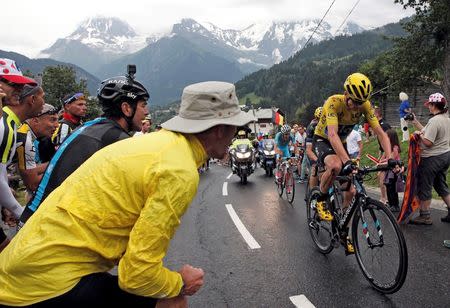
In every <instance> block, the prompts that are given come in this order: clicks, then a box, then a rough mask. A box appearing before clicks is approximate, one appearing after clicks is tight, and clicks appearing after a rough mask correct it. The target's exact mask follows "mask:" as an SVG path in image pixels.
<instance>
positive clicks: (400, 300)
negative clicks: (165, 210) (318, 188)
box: [166, 165, 450, 307]
mask: <svg viewBox="0 0 450 308" xmlns="http://www.w3.org/2000/svg"><path fill="white" fill-rule="evenodd" d="M229 174H230V171H229V169H228V168H225V167H220V166H216V165H213V166H212V168H211V169H210V170H209V171H208V172H207V173H206V174H203V175H202V176H201V183H200V187H199V190H198V194H197V196H196V198H195V200H194V202H193V204H192V205H191V207H190V208H189V210H188V211H187V213H186V215H185V216H184V218H183V221H182V224H181V226H180V228H179V229H178V231H177V234H176V236H175V238H174V241H172V244H171V247H170V250H169V254H168V256H167V258H166V264H167V265H168V266H169V267H170V268H173V269H178V268H180V267H181V266H182V265H183V264H186V263H189V264H192V265H194V266H198V267H201V268H203V269H204V270H205V273H206V275H205V285H204V287H203V288H202V289H201V291H200V292H199V293H198V294H196V295H195V296H193V297H191V298H190V300H189V302H190V305H191V307H295V305H294V304H293V303H292V301H291V300H290V297H293V296H299V295H304V296H305V297H306V298H307V299H308V300H309V301H310V302H311V303H312V304H313V305H314V306H316V307H450V278H449V273H450V249H447V248H445V247H443V246H442V241H443V240H444V239H446V238H447V239H450V225H449V224H444V223H441V222H440V220H439V217H440V216H442V215H443V214H445V212H443V211H439V210H432V217H433V219H434V225H432V226H411V225H407V226H402V230H403V232H404V234H405V238H406V241H407V246H408V254H409V269H408V276H407V278H406V282H405V284H404V286H403V288H402V289H401V290H400V291H399V292H397V293H395V294H393V295H382V294H380V293H378V292H377V291H375V290H373V289H372V288H371V287H370V285H369V283H368V282H367V281H366V280H365V278H364V277H363V275H362V273H361V272H360V270H359V267H358V265H357V262H356V259H355V257H354V256H348V257H346V256H345V255H344V251H343V249H342V248H339V249H335V250H334V251H332V252H331V253H330V254H329V255H327V256H324V255H322V254H320V253H319V252H318V251H317V250H316V249H315V246H314V244H313V243H312V240H311V238H310V235H309V231H308V229H307V226H306V223H305V222H306V210H305V204H304V201H303V198H304V187H303V185H297V196H296V199H295V201H294V205H293V206H291V205H290V204H289V203H288V202H287V201H286V200H283V199H281V198H279V197H278V194H277V193H276V189H275V185H274V183H273V179H272V178H267V177H266V176H265V175H264V174H263V172H262V170H261V169H259V170H258V171H257V172H256V173H255V174H253V175H252V176H250V177H249V182H248V184H247V185H241V184H240V183H239V178H238V177H237V176H235V175H233V176H231V177H230V178H229V179H227V177H228V176H229ZM225 182H226V183H227V184H225V185H226V187H224V183H225ZM227 204H228V205H227ZM230 205H231V206H230ZM231 207H232V208H233V209H234V211H235V213H236V214H237V216H238V217H239V218H240V220H241V222H242V224H243V225H244V226H245V228H246V229H247V230H248V232H249V234H250V236H251V237H253V239H254V240H255V242H254V243H253V245H255V243H256V245H259V246H260V248H255V249H251V248H249V245H248V244H247V242H246V240H244V238H243V236H242V235H241V233H240V232H239V231H238V229H237V227H236V225H235V223H234V222H233V220H232V219H231V216H230V214H229V209H230V210H231ZM248 239H249V238H248ZM250 240H251V239H250ZM296 299H297V300H299V301H301V300H303V299H304V297H301V298H299V297H297V298H296ZM299 307H308V306H307V305H303V306H301V305H299Z"/></svg>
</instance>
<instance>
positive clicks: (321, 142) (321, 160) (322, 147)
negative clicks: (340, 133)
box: [313, 135, 348, 166]
mask: <svg viewBox="0 0 450 308" xmlns="http://www.w3.org/2000/svg"><path fill="white" fill-rule="evenodd" d="M343 146H344V149H345V152H347V145H346V144H345V143H343ZM313 151H314V153H316V156H317V163H318V164H319V166H324V165H325V157H327V156H328V155H336V152H335V151H334V149H333V147H332V146H331V143H330V141H328V140H326V139H324V138H321V137H319V136H317V135H315V136H314V142H313ZM347 154H348V152H347Z"/></svg>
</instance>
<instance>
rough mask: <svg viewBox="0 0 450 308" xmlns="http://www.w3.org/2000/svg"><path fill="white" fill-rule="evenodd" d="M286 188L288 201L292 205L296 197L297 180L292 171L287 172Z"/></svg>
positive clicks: (285, 178)
mask: <svg viewBox="0 0 450 308" xmlns="http://www.w3.org/2000/svg"><path fill="white" fill-rule="evenodd" d="M284 186H285V187H284V188H285V190H286V199H287V201H288V202H289V203H290V204H292V202H294V197H295V180H294V173H293V172H292V171H291V170H289V171H287V172H286V175H285V177H284Z"/></svg>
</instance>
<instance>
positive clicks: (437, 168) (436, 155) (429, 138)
mask: <svg viewBox="0 0 450 308" xmlns="http://www.w3.org/2000/svg"><path fill="white" fill-rule="evenodd" d="M425 106H426V107H428V109H429V111H430V114H431V119H430V120H429V121H428V123H427V124H426V125H425V127H424V126H423V125H422V124H420V122H419V121H418V120H417V119H416V118H415V117H414V120H413V121H412V123H413V125H414V126H415V127H416V128H417V129H418V130H419V131H416V132H415V134H417V135H418V136H420V141H421V142H420V148H421V155H420V163H419V166H418V171H417V172H418V173H417V179H418V183H417V196H418V198H419V200H420V215H419V216H418V217H416V218H415V219H412V220H410V223H412V224H421V225H431V224H432V220H431V217H430V205H431V191H432V188H433V187H434V189H435V190H436V192H437V193H438V194H439V196H440V197H441V198H442V200H444V202H445V204H446V205H447V209H448V211H449V212H448V214H447V216H445V217H442V218H441V221H443V222H450V191H449V188H448V185H447V181H446V175H447V170H448V168H449V166H450V119H449V117H448V113H447V111H448V105H447V100H446V99H445V97H444V96H443V95H442V94H441V93H434V94H431V95H430V97H429V98H428V100H427V101H426V102H425Z"/></svg>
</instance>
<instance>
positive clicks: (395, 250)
mask: <svg viewBox="0 0 450 308" xmlns="http://www.w3.org/2000/svg"><path fill="white" fill-rule="evenodd" d="M352 236H353V244H354V248H355V255H356V260H357V261H358V265H359V267H360V268H361V270H362V272H363V274H364V277H366V279H367V280H368V281H369V282H370V284H371V285H372V286H373V287H374V288H375V289H376V290H378V291H380V292H382V293H386V294H391V293H395V292H397V291H398V290H400V288H401V287H402V285H403V283H404V282H405V279H406V274H407V271H408V252H407V248H406V242H405V238H404V237H403V233H402V232H401V230H400V227H399V226H398V224H397V221H396V219H395V217H394V216H393V215H392V213H391V212H390V211H389V210H388V209H387V208H386V207H385V206H384V205H383V204H382V203H381V202H378V201H376V200H373V199H370V198H367V200H366V202H365V204H363V205H361V208H358V209H357V210H356V212H355V216H354V217H353V224H352Z"/></svg>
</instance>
